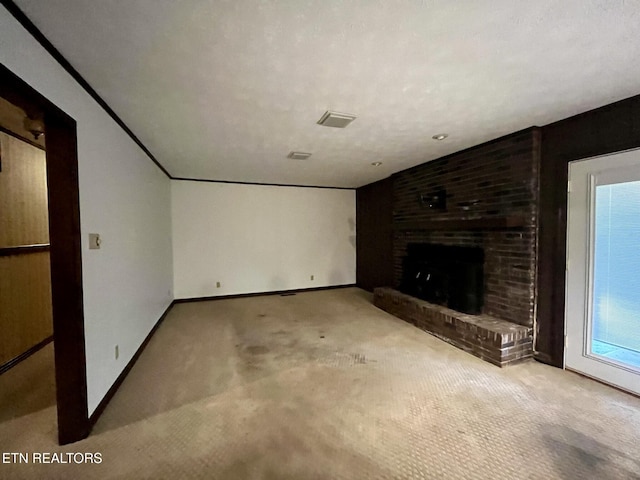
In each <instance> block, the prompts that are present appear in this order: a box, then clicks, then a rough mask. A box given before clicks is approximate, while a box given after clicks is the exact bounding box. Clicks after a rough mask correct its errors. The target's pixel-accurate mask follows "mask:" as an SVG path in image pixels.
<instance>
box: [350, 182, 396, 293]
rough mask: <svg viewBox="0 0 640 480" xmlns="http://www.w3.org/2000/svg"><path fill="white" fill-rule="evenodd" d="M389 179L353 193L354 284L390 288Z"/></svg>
mask: <svg viewBox="0 0 640 480" xmlns="http://www.w3.org/2000/svg"><path fill="white" fill-rule="evenodd" d="M392 222H393V177H389V178H386V179H384V180H380V181H378V182H375V183H371V184H369V185H365V186H364V187H360V188H358V189H357V190H356V233H357V235H356V284H357V285H358V287H360V288H363V289H365V290H369V291H373V289H374V288H376V287H384V286H393V253H392V250H393V227H392Z"/></svg>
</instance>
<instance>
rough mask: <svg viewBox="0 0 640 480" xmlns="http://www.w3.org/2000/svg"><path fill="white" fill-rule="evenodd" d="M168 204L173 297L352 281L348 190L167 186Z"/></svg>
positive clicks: (351, 192)
mask: <svg viewBox="0 0 640 480" xmlns="http://www.w3.org/2000/svg"><path fill="white" fill-rule="evenodd" d="M171 198H172V201H171V203H172V225H173V235H172V237H173V271H174V292H175V296H176V298H192V297H205V296H217V295H231V294H238V293H254V292H268V291H277V290H290V289H298V288H312V287H323V286H328V285H345V284H351V283H355V273H356V249H355V235H356V232H355V218H356V206H355V204H356V202H355V191H354V190H332V189H321V188H307V187H275V186H262V185H240V184H225V183H206V182H192V181H180V180H173V181H172V182H171ZM311 275H314V280H313V281H312V280H311V279H310V277H311ZM216 282H220V284H221V287H220V288H216Z"/></svg>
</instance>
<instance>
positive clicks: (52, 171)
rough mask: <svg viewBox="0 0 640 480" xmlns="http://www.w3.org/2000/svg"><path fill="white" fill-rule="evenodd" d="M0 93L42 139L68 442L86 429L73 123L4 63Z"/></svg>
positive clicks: (62, 425) (61, 420)
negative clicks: (35, 122)
mask: <svg viewBox="0 0 640 480" xmlns="http://www.w3.org/2000/svg"><path fill="white" fill-rule="evenodd" d="M0 97H1V98H2V99H3V101H6V102H8V103H10V104H12V105H14V106H15V107H17V108H19V109H21V110H22V111H24V112H26V115H27V116H28V118H30V119H37V120H38V121H39V122H41V124H42V128H43V130H44V135H45V138H46V150H45V155H46V197H47V204H48V237H49V245H48V246H45V245H40V247H39V248H42V249H46V248H48V253H49V267H50V280H51V281H50V288H51V295H50V300H51V310H50V311H51V317H52V323H53V332H52V337H53V343H54V345H55V348H54V363H55V367H54V369H55V383H56V395H55V397H56V409H57V420H58V441H59V443H60V444H67V443H72V442H76V441H78V440H81V439H83V438H85V437H86V436H87V435H88V434H89V431H90V423H89V416H88V411H87V384H86V358H85V343H84V313H83V312H84V310H83V302H82V259H81V236H80V205H79V191H78V155H77V136H76V122H75V120H73V119H72V118H71V117H70V116H68V115H67V114H66V113H64V112H63V111H62V110H60V109H59V108H58V107H56V106H55V105H54V104H53V103H51V102H50V101H49V100H47V99H46V98H45V97H43V96H42V95H40V94H39V93H38V92H37V91H36V90H34V89H33V88H31V87H30V86H29V85H27V84H26V83H25V82H24V81H22V80H21V79H20V78H19V77H18V76H16V75H15V74H13V73H12V72H11V71H10V70H9V69H7V68H6V67H5V66H4V65H0ZM0 175H1V173H0ZM32 248H36V247H32Z"/></svg>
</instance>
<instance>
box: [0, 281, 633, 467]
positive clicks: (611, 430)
mask: <svg viewBox="0 0 640 480" xmlns="http://www.w3.org/2000/svg"><path fill="white" fill-rule="evenodd" d="M54 422H55V411H54V408H53V407H47V408H44V409H42V410H40V411H37V412H33V413H28V414H25V415H22V416H20V417H19V418H15V419H12V420H7V421H4V422H3V423H2V424H0V451H4V452H34V451H36V452H38V451H44V452H100V453H101V454H102V459H103V460H102V463H101V464H99V465H93V464H85V465H68V464H67V465H34V464H32V463H30V464H22V465H16V464H1V463H0V478H11V479H13V478H47V479H48V478H60V479H73V478H82V479H92V478H96V479H101V478H121V479H138V478H154V479H158V478H160V479H183V478H203V479H209V478H219V479H236V478H237V479H311V480H313V479H401V478H406V479H414V478H415V479H421V478H425V479H426V478H429V479H430V478H433V479H447V478H451V479H470V480H471V479H552V478H559V479H579V478H594V479H632V478H640V399H638V398H635V397H632V396H630V395H627V394H625V393H622V392H619V391H616V390H614V389H611V388H609V387H606V386H603V385H601V384H598V383H596V382H593V381H591V380H588V379H585V378H582V377H580V376H578V375H575V374H572V373H568V372H564V371H561V370H559V369H554V368H551V367H547V366H545V365H542V364H539V363H536V362H530V363H527V364H523V365H519V366H514V367H511V368H508V369H502V370H501V369H499V368H497V367H494V366H492V365H489V364H488V363H485V362H483V361H481V360H479V359H477V358H475V357H473V356H470V355H468V354H466V353H464V352H462V351H460V350H457V349H456V348H454V347H451V346H450V345H448V344H446V343H444V342H442V341H440V340H438V339H436V338H434V337H432V336H430V335H428V334H426V333H424V332H422V331H420V330H418V329H416V328H415V327H413V326H411V325H408V324H406V323H404V322H402V321H400V320H398V319H396V318H394V317H392V316H390V315H388V314H387V313H385V312H382V311H380V310H378V309H376V308H375V307H373V306H372V305H371V297H370V295H368V294H367V293H365V292H363V291H361V290H358V289H355V288H351V289H341V290H331V291H322V292H310V293H304V294H298V295H296V296H286V297H281V296H270V297H257V298H247V299H236V300H222V301H213V302H206V303H205V302H203V303H194V304H182V305H178V306H176V307H175V308H174V309H173V310H172V312H171V313H170V314H169V316H168V317H167V319H166V320H165V322H164V324H163V325H162V327H161V328H160V329H159V330H158V332H157V333H156V335H155V337H154V338H153V340H152V341H151V343H150V344H149V346H148V347H147V349H146V351H145V353H144V354H143V355H142V356H141V358H140V360H139V362H138V364H137V365H136V366H135V367H134V369H133V370H132V371H131V373H130V375H129V377H128V378H127V379H126V381H125V382H124V384H123V385H122V387H121V389H120V391H119V392H118V394H117V395H116V396H115V397H114V399H113V401H112V402H111V404H110V405H109V407H107V409H106V411H105V413H104V415H103V417H102V418H101V420H100V421H99V422H98V424H97V425H96V428H95V430H94V432H93V434H92V435H91V436H90V437H89V438H88V439H87V440H85V441H82V442H79V443H76V444H74V445H70V446H66V447H59V446H57V445H56V444H55V425H54Z"/></svg>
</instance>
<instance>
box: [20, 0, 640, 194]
mask: <svg viewBox="0 0 640 480" xmlns="http://www.w3.org/2000/svg"><path fill="white" fill-rule="evenodd" d="M16 3H17V4H18V6H19V7H20V8H21V9H22V10H23V11H24V12H25V13H26V15H27V16H28V17H29V18H30V19H31V20H32V21H33V22H34V23H35V25H36V26H37V27H38V28H39V29H40V30H41V31H42V32H43V33H44V34H45V36H46V37H47V38H48V39H49V40H50V41H51V42H52V43H53V44H54V45H55V46H56V47H57V48H58V50H60V52H61V53H62V54H63V55H64V56H65V57H66V58H67V59H68V60H69V61H70V63H71V64H72V65H73V66H74V67H75V68H76V69H77V70H78V71H79V72H80V74H81V75H82V76H84V78H85V79H86V80H87V81H88V82H89V84H91V86H92V87H93V88H94V89H95V90H96V91H97V92H98V93H99V94H100V95H101V96H102V98H104V99H105V100H106V102H107V103H108V104H109V105H110V106H111V107H112V108H113V110H114V111H115V112H116V113H117V114H118V115H119V116H120V117H121V118H122V119H123V120H124V122H125V123H126V124H127V125H128V126H129V127H130V128H131V130H132V131H133V132H134V133H135V135H136V136H138V138H139V139H140V140H141V141H142V142H143V143H144V144H145V145H146V146H147V147H148V148H149V150H150V151H151V152H152V153H153V154H154V155H155V156H156V158H157V159H158V160H159V161H160V163H162V164H163V165H164V166H165V167H166V168H167V170H168V171H169V172H170V173H171V175H173V176H175V177H191V178H204V179H215V180H232V181H244V182H265V183H279V184H303V185H323V186H338V187H358V186H361V185H364V184H367V183H369V182H372V181H374V180H378V179H380V178H384V177H386V176H388V175H389V174H391V173H393V172H396V171H399V170H402V169H405V168H407V167H411V166H413V165H417V164H419V163H423V162H425V161H428V160H432V159H435V158H438V157H440V156H443V155H446V154H449V153H452V152H455V151H458V150H461V149H464V148H467V147H470V146H473V145H477V144H479V143H482V142H484V141H487V140H491V139H493V138H496V137H499V136H501V135H504V134H507V133H511V132H513V131H516V130H519V129H522V128H526V127H529V126H532V125H544V124H547V123H550V122H553V121H556V120H560V119H562V118H566V117H568V116H571V115H574V114H576V113H580V112H583V111H586V110H589V109H592V108H595V107H599V106H601V105H605V104H607V103H611V102H613V101H616V100H620V99H623V98H626V97H629V96H632V95H636V94H638V93H640V55H639V54H640V41H639V40H638V39H639V38H640V1H638V0H635V1H633V0H632V1H629V0H627V1H623V0H602V1H596V0H555V1H552V0H535V1H531V0H519V1H515V0H467V1H451V0H413V1H410V0H405V1H401V0H396V1H393V0H387V1H374V0H350V1H339V0H315V1H309V0H307V1H305V0H288V1H287V0H281V1H269V0H262V1H261V0H235V1H220V0H180V1H179V0H128V1H124V0H101V1H89V0H47V1H43V0H17V1H16ZM327 109H333V110H336V111H339V112H347V113H353V114H355V115H357V116H358V118H357V119H356V120H355V121H354V122H353V123H352V124H351V125H350V126H349V127H347V128H346V129H344V130H342V129H336V128H326V127H321V126H319V125H317V124H316V121H317V120H318V119H319V118H320V116H321V115H322V114H323V113H324V112H325V110H327ZM443 132H444V133H448V134H449V138H447V139H446V140H444V141H441V142H436V141H434V140H432V139H431V136H432V135H434V134H437V133H443ZM291 150H300V151H304V152H312V153H313V156H312V157H311V158H310V159H309V160H306V161H296V160H290V159H287V158H286V157H287V154H288V153H289V152H290V151H291ZM375 161H380V162H383V164H382V166H380V167H373V166H371V162H375Z"/></svg>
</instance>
